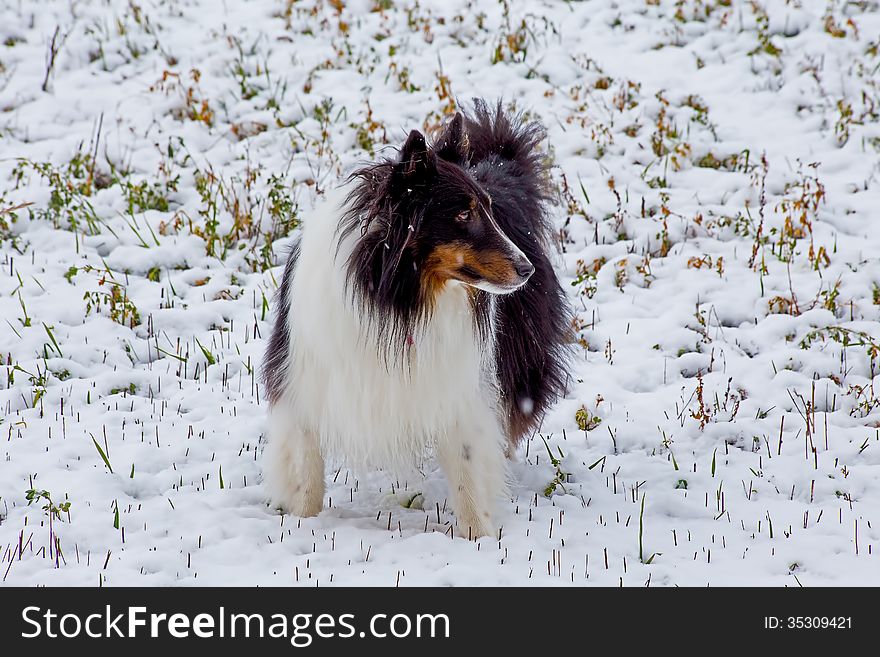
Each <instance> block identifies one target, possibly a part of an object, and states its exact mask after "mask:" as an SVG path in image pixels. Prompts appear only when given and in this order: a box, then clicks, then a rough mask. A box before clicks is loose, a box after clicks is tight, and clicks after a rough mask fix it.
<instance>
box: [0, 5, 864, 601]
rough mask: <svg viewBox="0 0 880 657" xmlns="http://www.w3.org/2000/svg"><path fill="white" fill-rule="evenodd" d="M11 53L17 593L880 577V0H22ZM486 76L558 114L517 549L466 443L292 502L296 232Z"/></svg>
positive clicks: (3, 462)
mask: <svg viewBox="0 0 880 657" xmlns="http://www.w3.org/2000/svg"><path fill="white" fill-rule="evenodd" d="M0 44H2V45H0V213H2V214H0V253H2V259H0V320H2V321H0V357H2V362H3V366H2V368H0V369H2V372H3V373H2V377H0V408H2V414H0V437H2V447H0V457H2V458H0V577H2V581H3V582H4V583H6V584H16V585H37V584H40V585H43V584H45V585H92V586H95V585H99V584H102V585H167V584H196V585H197V584H236V585H293V584H297V583H298V584H300V585H306V586H326V585H332V584H339V585H345V584H356V585H361V584H365V585H395V584H399V585H488V584H501V585H513V584H569V585H570V584H574V585H591V584H593V585H612V586H618V585H623V586H643V585H646V584H647V585H652V586H656V585H707V584H708V585H757V584H763V585H779V586H798V585H803V586H816V585H832V584H840V585H864V584H873V585H878V584H880V559H878V556H877V553H878V551H880V545H878V544H880V261H878V255H877V254H878V252H880V229H878V227H880V194H878V189H880V180H878V170H880V168H878V164H880V157H878V156H880V128H878V121H877V118H878V112H880V87H878V81H880V68H878V67H880V52H878V50H880V8H878V3H877V2H876V0H861V1H845V0H828V1H826V0H753V1H745V0H677V1H674V0H591V1H585V2H555V1H553V2H551V1H540V2H535V1H532V2H522V1H514V0H510V1H508V0H502V1H501V2H494V1H490V0H479V1H477V0H443V1H439V0H418V1H416V0H351V1H343V0H329V1H322V0H298V1H290V2H284V1H283V0H258V1H254V2H235V1H234V0H226V1H225V2H222V3H221V2H213V1H209V0H182V1H179V2H170V1H162V0H144V1H141V0H137V1H135V0H132V1H130V2H124V1H118V0H93V1H91V2H89V1H85V0H82V1H76V0H74V1H73V2H70V1H69V0H63V1H62V0H58V1H55V2H41V3H35V2H27V1H25V0H6V1H5V2H3V3H0ZM475 95H480V96H484V97H487V98H495V97H498V96H502V95H503V96H504V98H505V100H506V101H507V102H509V103H515V104H516V106H517V107H519V108H521V109H524V110H526V111H528V112H529V113H530V114H531V115H533V116H535V117H537V118H540V119H541V120H542V121H543V122H544V123H545V124H546V126H547V128H548V131H549V138H548V142H547V149H548V153H549V154H550V155H551V156H552V157H553V159H554V161H555V163H556V165H557V167H556V169H555V170H554V176H555V180H556V182H557V184H558V186H559V189H560V203H559V205H558V207H557V208H556V211H555V212H556V217H557V220H558V227H559V233H560V237H561V243H562V249H561V253H560V256H559V274H560V276H561V278H562V280H563V284H564V285H565V286H566V288H567V289H569V290H570V293H571V300H572V304H573V306H574V308H575V309H576V310H577V319H576V332H577V336H578V340H579V343H580V346H579V347H578V349H577V358H576V367H575V370H574V372H573V378H574V382H573V385H572V388H571V391H570V393H569V394H568V396H567V397H566V398H565V399H564V400H561V401H560V402H559V404H558V405H557V406H556V408H555V409H554V411H553V412H552V413H551V414H550V415H549V416H548V417H547V418H546V421H545V423H544V425H543V427H542V429H541V432H540V435H538V436H535V437H534V439H533V440H531V441H530V442H529V443H528V444H527V445H525V446H524V447H523V449H522V450H520V453H518V454H517V456H516V460H515V462H514V464H513V466H512V471H513V475H514V477H515V483H514V486H513V495H512V498H511V499H510V500H507V501H504V502H503V503H502V504H501V506H500V510H499V514H498V517H499V520H500V523H501V524H502V525H503V527H502V528H501V530H500V532H499V535H498V536H497V537H494V538H483V539H481V540H479V541H476V542H469V541H467V540H465V539H461V538H451V536H450V534H451V527H452V524H453V523H454V516H453V515H452V514H451V512H450V509H449V505H448V504H447V501H446V498H447V489H446V484H445V481H444V479H443V477H442V475H441V473H440V472H439V470H438V468H437V465H436V463H435V462H434V461H433V460H428V461H427V462H426V463H425V464H424V467H423V474H419V473H413V474H412V476H409V477H407V478H405V479H404V478H401V479H394V478H391V477H389V476H388V475H385V474H382V473H367V474H366V475H360V476H356V475H355V474H353V473H351V472H349V471H348V470H346V469H344V468H342V469H337V468H334V469H333V470H332V471H330V472H328V482H329V486H328V495H327V497H328V499H327V500H326V505H327V506H328V508H327V509H326V510H325V511H324V512H323V513H322V514H321V515H320V516H319V517H317V518H312V519H307V520H299V519H297V518H295V517H290V516H286V517H284V516H281V515H279V514H278V513H277V512H276V511H274V510H273V509H270V508H268V507H267V506H266V504H265V503H264V501H263V494H262V490H261V486H260V468H259V464H258V456H259V454H260V451H261V449H262V442H263V434H264V432H265V429H266V418H265V411H266V405H265V402H264V400H263V395H262V391H261V386H260V383H259V371H258V365H259V361H260V358H261V354H262V350H263V347H264V344H265V340H266V338H267V335H268V331H269V326H270V324H269V320H270V317H271V298H272V294H273V291H274V290H275V288H276V287H277V282H278V278H279V275H280V268H279V267H278V265H279V264H280V263H281V262H282V258H283V255H284V254H285V253H286V249H287V247H288V246H289V244H290V243H291V236H292V235H295V233H296V228H295V227H296V226H297V224H298V223H299V222H300V221H308V210H309V209H310V208H311V207H312V206H313V204H314V203H315V201H316V199H317V198H318V197H319V196H320V195H321V194H322V193H323V192H324V191H325V190H327V189H328V188H331V187H332V186H333V185H334V184H335V183H336V182H337V181H338V180H339V179H340V177H341V176H342V175H343V174H344V173H345V172H346V171H347V170H348V169H349V168H350V167H351V166H352V165H353V164H355V163H356V162H359V161H363V160H365V159H369V158H371V157H372V156H374V155H375V154H376V153H379V152H382V149H383V148H384V147H385V144H391V145H395V144H399V143H400V142H401V140H402V138H403V136H404V135H405V134H406V132H407V131H408V130H409V129H411V128H414V127H430V126H432V125H436V124H437V122H438V121H439V120H440V118H441V117H442V116H445V115H446V114H448V113H449V112H450V111H451V110H452V109H453V108H454V104H455V101H456V99H458V100H460V101H466V100H467V99H468V98H470V97H472V96H475ZM551 455H552V458H551ZM28 491H31V492H30V493H29V492H28ZM44 491H45V495H43V492H44ZM46 496H48V498H47V497H46ZM28 497H30V501H31V502H32V503H31V504H28ZM68 503H69V505H68Z"/></svg>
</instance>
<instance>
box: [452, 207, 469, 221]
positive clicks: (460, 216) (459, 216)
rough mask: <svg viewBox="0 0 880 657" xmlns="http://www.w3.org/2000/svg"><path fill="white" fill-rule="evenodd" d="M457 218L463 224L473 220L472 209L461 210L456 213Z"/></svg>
mask: <svg viewBox="0 0 880 657" xmlns="http://www.w3.org/2000/svg"><path fill="white" fill-rule="evenodd" d="M455 220H456V221H457V222H459V223H462V224H464V223H467V222H468V221H470V220H471V211H470V210H465V211H464V212H459V213H458V214H457V215H455Z"/></svg>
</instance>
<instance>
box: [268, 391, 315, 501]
mask: <svg viewBox="0 0 880 657" xmlns="http://www.w3.org/2000/svg"><path fill="white" fill-rule="evenodd" d="M263 480H264V483H265V486H266V490H267V491H268V494H269V499H270V501H271V502H272V504H274V505H276V506H279V507H281V508H282V509H284V510H285V511H287V512H288V513H292V514H294V515H297V516H300V517H303V518H305V517H308V516H316V515H318V514H319V513H320V512H321V509H322V508H324V457H323V456H322V455H321V447H320V444H319V442H318V437H317V435H315V433H314V432H312V431H308V430H305V429H303V428H302V427H301V426H300V425H299V423H298V422H296V419H295V418H293V417H291V416H290V414H289V413H285V412H284V411H283V410H281V409H278V408H272V410H271V411H270V414H269V443H268V445H267V446H266V451H265V452H264V454H263Z"/></svg>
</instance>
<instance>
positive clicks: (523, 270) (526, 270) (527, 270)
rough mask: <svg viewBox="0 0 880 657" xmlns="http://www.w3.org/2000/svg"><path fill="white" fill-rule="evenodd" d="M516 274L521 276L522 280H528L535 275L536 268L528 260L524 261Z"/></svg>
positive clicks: (517, 268)
mask: <svg viewBox="0 0 880 657" xmlns="http://www.w3.org/2000/svg"><path fill="white" fill-rule="evenodd" d="M516 273H517V274H519V275H520V277H521V278H528V277H529V276H531V275H532V274H534V273H535V266H534V265H533V264H532V263H531V262H529V261H528V260H522V261H521V262H520V263H519V264H517V266H516Z"/></svg>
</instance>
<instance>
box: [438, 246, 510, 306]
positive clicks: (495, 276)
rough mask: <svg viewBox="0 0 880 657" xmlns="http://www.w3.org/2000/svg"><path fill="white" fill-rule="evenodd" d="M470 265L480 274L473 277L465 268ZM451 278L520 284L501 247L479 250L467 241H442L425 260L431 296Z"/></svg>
mask: <svg viewBox="0 0 880 657" xmlns="http://www.w3.org/2000/svg"><path fill="white" fill-rule="evenodd" d="M463 267H467V268H469V269H471V270H473V271H474V272H475V273H476V275H477V277H478V278H470V277H469V276H467V274H465V273H463V272H462V271H461V270H462V268H463ZM450 279H452V280H458V281H462V282H463V283H474V282H476V281H477V280H483V281H486V282H488V283H492V284H494V285H498V286H501V287H506V286H511V285H516V284H517V283H518V282H519V280H520V279H519V276H518V275H517V273H516V270H515V269H514V268H513V263H511V262H510V259H509V258H508V257H507V256H506V255H505V254H504V253H502V252H500V251H494V250H487V251H476V250H474V249H473V248H472V247H471V246H470V245H468V244H466V243H464V242H452V243H450V244H442V245H440V246H438V247H437V248H435V249H434V251H433V252H432V253H431V255H430V256H429V257H428V259H427V261H426V262H425V273H424V277H423V286H424V288H425V293H426V296H427V298H429V299H433V298H434V297H435V296H436V295H437V294H438V293H439V292H440V291H441V290H442V289H443V287H444V286H445V285H446V283H447V281H449V280H450Z"/></svg>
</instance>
